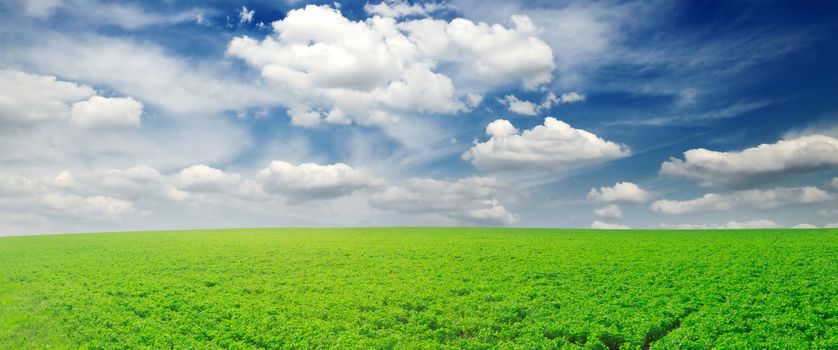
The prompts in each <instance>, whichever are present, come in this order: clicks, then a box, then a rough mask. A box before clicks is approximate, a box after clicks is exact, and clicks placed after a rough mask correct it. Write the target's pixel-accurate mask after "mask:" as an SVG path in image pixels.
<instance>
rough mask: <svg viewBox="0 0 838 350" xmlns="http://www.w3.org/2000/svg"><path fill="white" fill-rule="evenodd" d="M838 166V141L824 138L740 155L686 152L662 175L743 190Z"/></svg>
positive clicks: (667, 164)
mask: <svg viewBox="0 0 838 350" xmlns="http://www.w3.org/2000/svg"><path fill="white" fill-rule="evenodd" d="M836 166H838V140H836V139H835V138H832V137H829V136H824V135H808V136H801V137H798V138H795V139H789V140H780V141H778V142H777V143H773V144H762V145H759V146H757V147H753V148H748V149H745V150H742V151H738V152H735V151H734V152H716V151H710V150H706V149H703V148H699V149H691V150H689V151H686V152H684V159H676V158H672V159H670V160H669V161H666V162H664V163H663V164H662V165H661V169H660V173H661V174H662V175H672V176H684V177H686V178H688V179H691V180H695V181H698V182H699V183H700V184H702V185H721V186H733V187H742V186H749V185H753V184H754V183H756V182H758V181H759V180H767V179H768V180H770V179H772V178H783V177H784V176H786V175H790V174H795V173H805V172H813V171H818V170H823V169H828V168H833V167H836Z"/></svg>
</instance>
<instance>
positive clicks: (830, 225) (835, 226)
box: [823, 222, 838, 228]
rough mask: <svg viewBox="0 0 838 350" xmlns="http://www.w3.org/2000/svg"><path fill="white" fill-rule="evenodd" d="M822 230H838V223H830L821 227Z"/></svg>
mask: <svg viewBox="0 0 838 350" xmlns="http://www.w3.org/2000/svg"><path fill="white" fill-rule="evenodd" d="M823 227H824V228H838V222H830V223H828V224H826V225H823Z"/></svg>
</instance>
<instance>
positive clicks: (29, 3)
mask: <svg viewBox="0 0 838 350" xmlns="http://www.w3.org/2000/svg"><path fill="white" fill-rule="evenodd" d="M21 2H22V3H23V10H24V12H25V13H26V14H27V15H28V16H31V17H36V18H46V17H49V16H50V15H51V14H52V12H53V11H55V9H56V8H58V7H59V6H61V5H62V3H63V2H64V0H22V1H21Z"/></svg>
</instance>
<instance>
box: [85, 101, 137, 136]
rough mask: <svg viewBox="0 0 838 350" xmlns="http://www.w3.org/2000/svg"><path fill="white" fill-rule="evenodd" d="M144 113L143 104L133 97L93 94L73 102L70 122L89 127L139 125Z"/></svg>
mask: <svg viewBox="0 0 838 350" xmlns="http://www.w3.org/2000/svg"><path fill="white" fill-rule="evenodd" d="M142 114H143V104H142V103H140V102H138V101H137V100H135V99H133V98H130V97H121V98H119V97H111V98H107V97H101V96H93V97H91V98H90V99H88V100H87V101H81V102H76V103H74V104H73V108H72V109H71V110H70V122H72V123H73V125H75V126H78V127H81V128H89V129H95V128H125V127H137V126H140V115H142Z"/></svg>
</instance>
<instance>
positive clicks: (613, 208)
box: [594, 204, 623, 219]
mask: <svg viewBox="0 0 838 350" xmlns="http://www.w3.org/2000/svg"><path fill="white" fill-rule="evenodd" d="M594 215H596V216H597V217H600V218H603V219H622V218H623V211H622V210H621V209H620V207H619V206H617V205H616V204H610V205H607V206H605V207H602V208H599V209H594Z"/></svg>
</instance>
